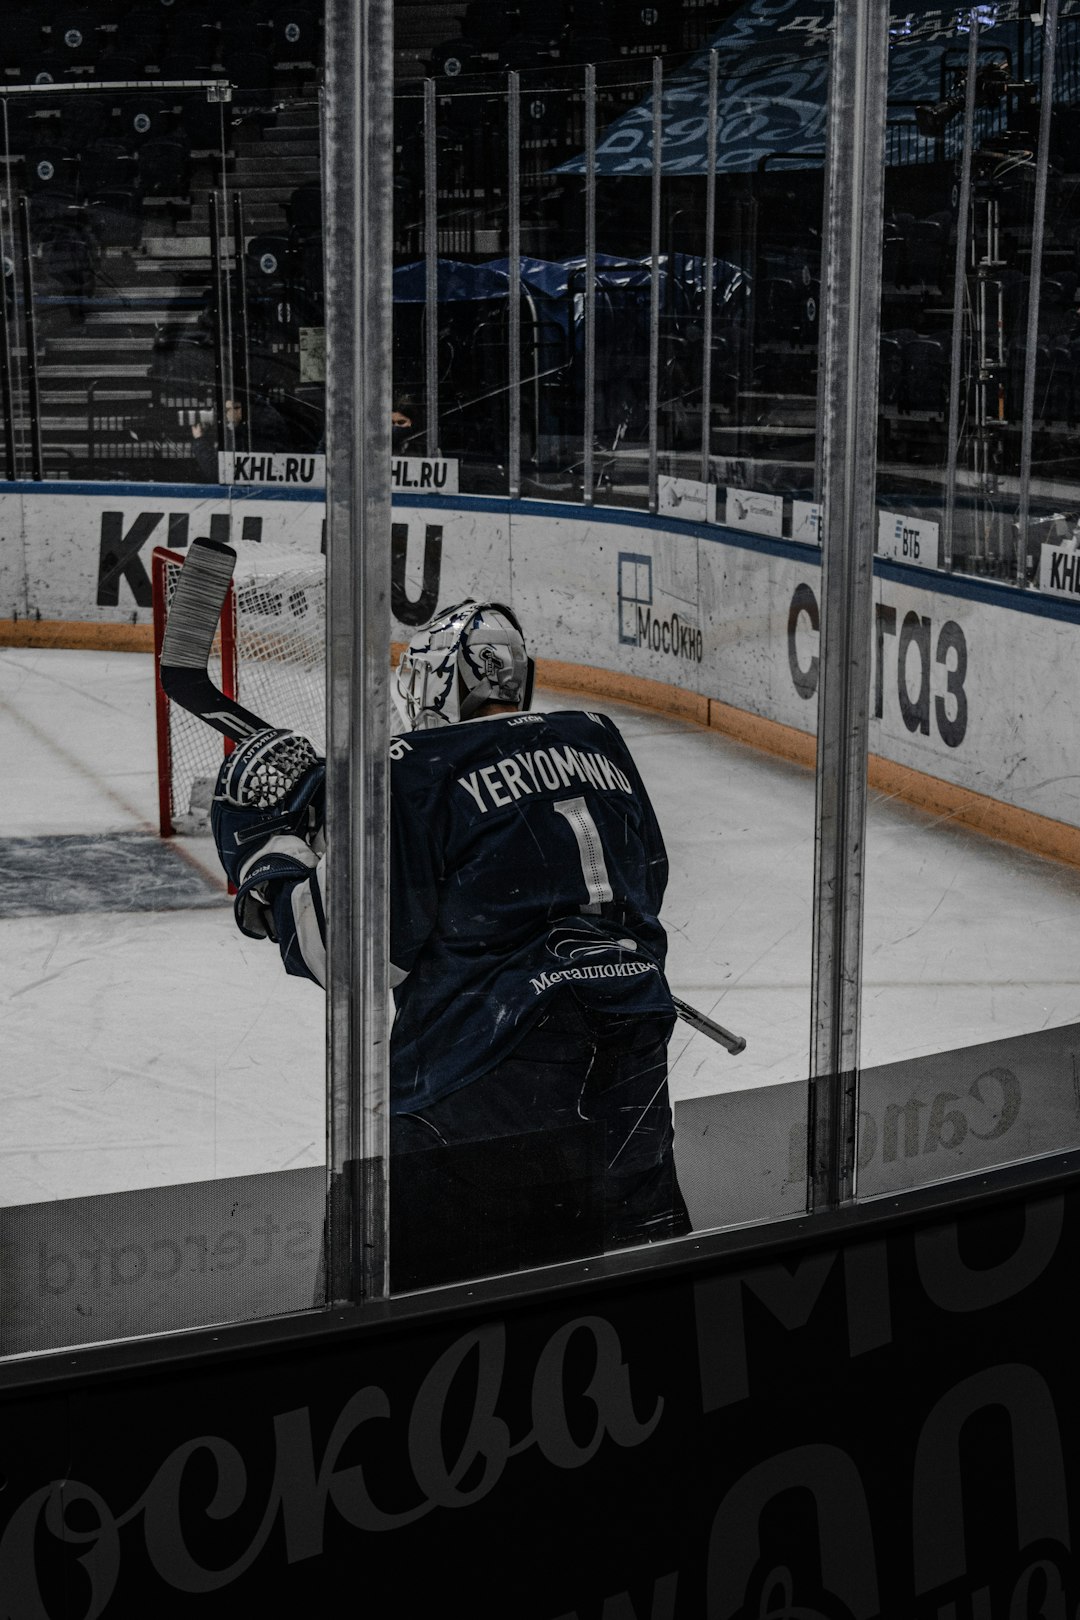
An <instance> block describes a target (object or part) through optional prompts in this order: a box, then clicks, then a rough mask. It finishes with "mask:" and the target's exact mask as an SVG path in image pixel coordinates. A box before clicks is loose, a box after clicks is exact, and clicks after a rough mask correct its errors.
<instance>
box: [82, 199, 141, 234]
mask: <svg viewBox="0 0 1080 1620" xmlns="http://www.w3.org/2000/svg"><path fill="white" fill-rule="evenodd" d="M87 214H88V217H89V220H90V225H91V228H92V229H93V231H94V234H95V235H96V237H97V239H98V241H99V242H100V243H101V245H102V246H103V247H117V248H136V247H138V246H139V245H140V243H141V242H142V237H143V203H142V193H141V192H140V191H139V190H138V188H137V187H135V186H113V187H112V188H111V189H110V190H108V191H100V192H98V193H97V194H96V195H95V196H92V197H88V198H87Z"/></svg>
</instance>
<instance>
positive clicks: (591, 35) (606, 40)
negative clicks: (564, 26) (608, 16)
mask: <svg viewBox="0 0 1080 1620" xmlns="http://www.w3.org/2000/svg"><path fill="white" fill-rule="evenodd" d="M617 54H618V52H617V51H616V48H615V41H614V40H613V39H612V37H611V34H610V33H609V31H608V30H607V29H606V28H596V27H592V26H589V25H587V24H586V25H582V26H579V25H578V24H576V23H575V24H574V26H573V27H572V28H570V29H568V31H567V32H566V33H565V34H564V35H563V36H562V39H561V41H560V44H559V56H560V58H561V60H562V61H563V62H565V63H568V64H583V63H586V62H610V61H611V59H612V57H614V56H616V55H617Z"/></svg>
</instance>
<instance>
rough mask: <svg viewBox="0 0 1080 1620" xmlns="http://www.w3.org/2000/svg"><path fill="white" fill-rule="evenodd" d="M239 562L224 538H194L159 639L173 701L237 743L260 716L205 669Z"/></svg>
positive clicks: (165, 685)
mask: <svg viewBox="0 0 1080 1620" xmlns="http://www.w3.org/2000/svg"><path fill="white" fill-rule="evenodd" d="M235 567H236V552H235V551H234V550H233V548H232V547H231V546H226V545H223V544H222V542H221V541H220V540H206V539H200V540H193V541H192V542H191V549H190V551H189V552H188V554H187V557H186V558H185V560H184V566H183V567H182V568H181V570H180V577H179V579H178V580H177V582H176V589H175V591H174V592H173V598H172V601H171V602H170V604H169V616H168V619H167V620H166V624H165V635H164V637H163V639H162V643H161V663H160V668H159V675H160V678H161V689H162V691H163V692H164V693H165V696H166V697H167V698H168V699H169V701H170V702H171V703H178V704H179V705H180V707H181V708H182V709H187V710H188V712H189V713H190V714H194V715H196V716H197V717H198V718H199V719H200V720H202V721H204V722H205V724H206V725H208V726H213V728H214V730H215V731H220V732H222V733H223V734H224V735H225V736H226V737H228V738H230V739H231V740H232V741H233V742H234V743H239V742H243V741H244V740H245V738H247V737H251V736H253V735H254V734H255V732H256V731H266V730H267V729H268V728H269V726H270V722H269V721H268V720H261V719H260V718H259V716H258V715H257V714H252V712H251V710H250V709H245V708H244V707H243V706H242V705H241V704H239V703H237V702H235V701H234V700H233V699H232V698H230V697H226V695H225V693H224V692H222V691H220V690H219V689H218V687H216V686H215V685H214V683H213V681H212V680H211V679H210V676H209V674H208V673H207V665H208V664H209V661H210V651H211V648H212V647H213V645H214V634H215V632H216V630H217V624H218V620H219V619H220V617H221V609H222V607H223V606H224V604H225V597H226V596H227V594H228V590H229V583H230V581H231V579H232V576H233V569H234V568H235Z"/></svg>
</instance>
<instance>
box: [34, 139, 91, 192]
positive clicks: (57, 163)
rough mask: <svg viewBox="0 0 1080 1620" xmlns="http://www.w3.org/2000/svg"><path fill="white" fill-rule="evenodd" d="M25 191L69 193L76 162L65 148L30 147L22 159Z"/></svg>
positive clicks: (71, 188)
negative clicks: (53, 190)
mask: <svg viewBox="0 0 1080 1620" xmlns="http://www.w3.org/2000/svg"><path fill="white" fill-rule="evenodd" d="M24 167H25V175H26V189H27V191H49V190H52V189H55V190H57V191H71V190H73V189H74V185H75V175H76V171H77V168H78V160H77V158H76V157H75V154H74V153H73V152H72V151H71V150H70V148H68V147H66V146H38V147H32V148H31V149H30V150H29V151H28V152H27V153H26V156H25V159H24Z"/></svg>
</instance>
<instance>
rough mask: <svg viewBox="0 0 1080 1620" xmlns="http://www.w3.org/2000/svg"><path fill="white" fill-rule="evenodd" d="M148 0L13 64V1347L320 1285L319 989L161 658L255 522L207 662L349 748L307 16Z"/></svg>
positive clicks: (211, 743) (238, 689) (4, 681)
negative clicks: (293, 946)
mask: <svg viewBox="0 0 1080 1620" xmlns="http://www.w3.org/2000/svg"><path fill="white" fill-rule="evenodd" d="M200 15H201V14H200ZM161 16H162V21H161V26H160V27H159V28H157V30H156V32H155V31H153V30H151V33H150V34H146V33H145V32H140V30H139V28H137V27H136V24H135V23H134V22H131V19H130V18H127V17H124V18H121V19H120V20H119V21H109V22H103V23H102V24H101V26H91V25H90V22H89V21H87V19H85V18H84V19H83V20H84V22H86V23H87V26H86V29H85V38H83V30H82V27H81V25H78V22H79V20H78V18H77V17H76V16H75V14H72V17H71V19H70V20H71V27H70V28H68V29H66V30H65V35H64V45H63V48H64V50H65V51H68V52H70V53H72V59H71V60H70V61H68V60H67V59H66V58H64V59H63V60H60V59H58V58H57V57H56V55H55V52H53V54H51V55H50V54H49V53H48V51H47V49H46V47H47V46H48V37H47V36H45V35H44V34H42V29H41V26H40V24H41V21H42V19H40V18H38V19H37V22H36V24H35V26H37V32H38V36H40V40H41V43H42V50H43V52H45V54H44V55H43V57H42V59H41V60H40V62H39V61H38V60H37V58H36V57H35V56H34V55H33V40H32V38H31V36H32V34H33V29H32V28H30V29H29V30H23V31H21V32H20V33H19V34H18V40H19V42H20V43H19V45H18V51H19V52H22V53H23V54H22V55H18V60H17V61H15V60H9V59H8V58H9V56H10V53H7V54H6V55H5V62H4V66H5V70H6V76H5V79H4V85H3V90H2V92H0V120H2V123H0V127H2V130H3V136H4V148H3V155H4V157H5V160H6V187H5V190H4V195H3V197H2V199H0V238H2V242H0V246H2V252H3V262H4V271H5V274H4V291H5V296H4V299H3V325H2V329H0V363H2V368H3V369H2V374H0V383H2V390H3V404H2V419H3V430H4V439H3V444H2V447H0V457H2V458H3V462H4V465H3V471H4V473H5V474H6V479H7V482H6V483H5V484H4V486H3V487H2V488H0V508H2V511H3V519H4V522H3V530H4V533H5V536H7V538H8V543H6V544H5V545H4V547H3V548H2V556H0V580H2V586H3V599H2V608H0V612H2V614H3V622H2V624H0V631H2V636H0V641H2V651H0V698H2V701H0V735H2V741H0V745H2V750H3V755H4V758H5V761H6V766H5V779H6V782H7V785H8V791H7V792H6V793H5V795H4V799H3V810H2V812H0V842H2V859H0V952H2V955H3V960H4V980H5V985H6V988H7V997H6V1006H5V1020H4V1046H5V1062H4V1067H3V1080H2V1082H0V1106H2V1109H3V1117H4V1140H3V1148H2V1150H0V1246H2V1249H3V1254H4V1261H3V1265H2V1267H0V1274H2V1277H3V1282H2V1290H3V1298H2V1301H0V1320H2V1327H0V1352H2V1353H4V1354H12V1353H20V1352H26V1351H35V1350H45V1349H49V1348H53V1347H55V1346H58V1345H65V1344H78V1343H87V1342H91V1341H99V1340H104V1339H109V1338H118V1337H123V1336H125V1335H129V1334H136V1333H147V1332H157V1331H163V1330H169V1329H178V1328H184V1327H189V1326H193V1325H197V1324H201V1323H206V1322H218V1321H227V1320H234V1319H242V1318H245V1317H253V1316H258V1315H261V1314H266V1313H270V1312H276V1311H281V1310H296V1309H304V1308H307V1307H309V1306H311V1305H312V1304H314V1303H316V1302H317V1300H319V1299H320V1298H321V1288H322V1284H321V1282H320V1267H321V1254H322V1223H323V1203H324V1197H325V1179H326V1178H325V1169H324V1159H325V1144H324V1112H325V1078H324V1060H323V1048H324V1019H325V1014H324V1007H323V1002H322V997H321V995H319V994H318V993H316V992H314V991H313V989H312V987H311V986H302V987H300V986H298V987H296V988H297V991H298V993H297V994H295V995H290V996H288V997H284V996H282V994H281V985H280V979H281V963H280V959H279V957H278V954H277V952H276V950H275V949H274V947H273V946H272V945H271V944H269V943H267V941H266V940H261V941H260V940H257V939H255V938H252V937H244V936H242V935H241V934H239V933H237V932H236V930H235V929H234V927H233V924H232V914H231V913H232V905H231V901H230V899H229V896H228V894H227V893H226V885H225V878H224V875H223V872H222V869H221V866H220V864H219V861H218V858H217V855H216V852H215V847H214V840H213V839H212V838H211V837H210V828H209V806H210V797H211V793H212V791H213V787H214V782H215V778H216V776H217V773H218V770H219V769H220V767H221V765H222V762H223V759H224V756H225V747H224V740H223V737H222V735H221V734H220V732H219V731H218V730H215V729H212V728H211V727H209V726H208V725H206V724H204V723H203V722H202V721H200V720H198V719H196V718H195V716H194V715H193V714H191V713H188V712H186V710H185V708H184V706H183V704H182V703H180V702H179V701H172V702H170V701H169V700H168V699H166V698H165V696H164V694H163V692H162V690H161V688H160V686H159V684H158V683H157V681H156V678H155V635H156V636H157V648H158V650H160V638H161V635H162V633H163V631H164V627H165V622H166V617H167V613H168V609H169V606H170V603H171V601H172V599H173V595H174V592H175V589H176V583H177V579H178V577H179V574H180V570H181V566H182V564H183V562H184V560H185V558H186V557H187V556H188V555H189V553H190V552H191V549H192V542H193V541H195V540H196V539H197V538H201V537H208V538H211V539H213V540H214V541H221V542H231V543H232V544H233V546H234V548H235V550H236V552H237V564H236V572H235V576H234V579H233V582H232V585H231V586H230V588H229V590H228V592H227V593H226V595H225V600H224V604H223V607H222V612H221V616H220V623H219V625H218V627H217V629H216V630H215V629H214V628H213V626H212V625H211V627H210V629H209V630H208V632H207V634H208V638H209V636H210V635H212V636H213V641H212V645H211V648H210V654H209V664H208V673H209V676H210V679H211V681H212V682H213V686H214V689H215V690H216V691H217V692H219V693H224V694H225V696H226V698H228V699H230V700H238V701H239V702H240V703H243V704H246V706H247V707H248V709H249V710H251V711H253V712H254V713H255V714H256V715H258V716H260V717H262V718H265V720H267V721H268V722H269V723H271V724H273V725H279V726H285V727H290V728H294V729H297V730H300V731H303V732H304V733H305V734H307V735H308V736H310V737H311V739H312V741H313V743H314V744H315V746H316V747H317V748H319V749H322V748H323V747H324V746H325V740H324V739H325V726H324V717H323V685H324V676H323V663H324V645H323V639H324V616H325V600H324V597H325V592H324V582H323V559H322V555H321V551H322V530H323V494H322V488H321V485H322V481H323V480H322V445H321V439H322V434H323V406H322V391H323V369H322V358H321V356H322V336H323V324H322V313H321V309H322V285H321V263H320V261H319V259H318V256H317V254H316V252H315V248H316V245H317V243H318V239H319V232H320V224H319V207H318V195H319V136H318V129H319V118H318V107H317V102H316V99H315V69H316V59H317V57H318V54H319V44H318V37H317V33H316V34H312V35H311V36H310V37H309V38H307V39H306V40H304V39H301V37H300V36H299V34H297V36H296V38H295V39H294V38H293V36H292V35H291V34H290V35H289V36H288V37H286V34H285V32H282V35H281V38H280V39H279V38H278V37H277V35H276V34H274V35H273V38H272V39H271V38H270V37H269V36H268V38H267V44H268V48H267V49H266V50H264V51H262V52H260V51H258V50H255V49H251V48H249V49H248V50H247V52H246V58H245V60H244V61H240V60H239V59H238V54H237V41H236V38H235V36H234V35H230V34H229V32H228V30H227V29H222V28H220V27H219V26H218V25H217V22H216V20H215V19H212V18H211V17H210V16H209V15H208V16H206V17H205V18H202V20H201V21H200V22H199V23H198V24H197V25H196V24H192V27H193V28H198V29H202V31H203V32H202V34H198V35H197V34H196V33H192V32H191V31H190V30H189V35H190V37H189V42H188V43H189V47H190V48H187V49H181V46H180V43H179V39H178V37H174V33H175V30H176V29H180V28H182V27H186V24H180V23H175V24H174V22H173V21H171V20H167V18H166V13H165V11H164V10H162V13H161ZM23 20H25V19H23V18H20V21H23ZM190 20H191V19H188V21H189V22H190ZM136 21H137V19H136ZM143 21H144V23H146V24H149V21H150V19H147V18H144V19H143ZM129 23H130V24H131V26H130V30H129V27H128V25H129ZM264 25H265V27H266V28H271V27H272V24H271V20H270V19H269V16H268V15H267V17H266V18H265V19H264V20H263V22H259V23H258V24H257V26H258V27H260V28H261V27H263V26H264ZM55 32H56V30H55V28H54V29H53V33H54V34H55ZM77 35H78V36H79V38H78V39H76V36H77ZM129 36H130V37H129ZM204 36H205V37H204ZM53 43H54V44H58V41H54V42H53ZM125 43H127V44H129V45H130V52H129V51H126V50H125V49H124V46H125ZM255 43H258V42H257V41H256V42H255ZM247 44H248V46H249V47H251V45H252V42H251V41H248V42H247ZM14 48H15V47H14V46H13V47H12V49H14ZM296 53H299V54H296ZM32 70H34V71H32ZM38 70H39V71H38ZM49 74H51V75H52V78H48V77H44V78H40V82H36V81H37V80H38V79H39V77H40V75H49ZM136 81H137V82H136ZM202 81H206V82H202ZM230 86H231V91H230ZM305 992H307V993H305Z"/></svg>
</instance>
